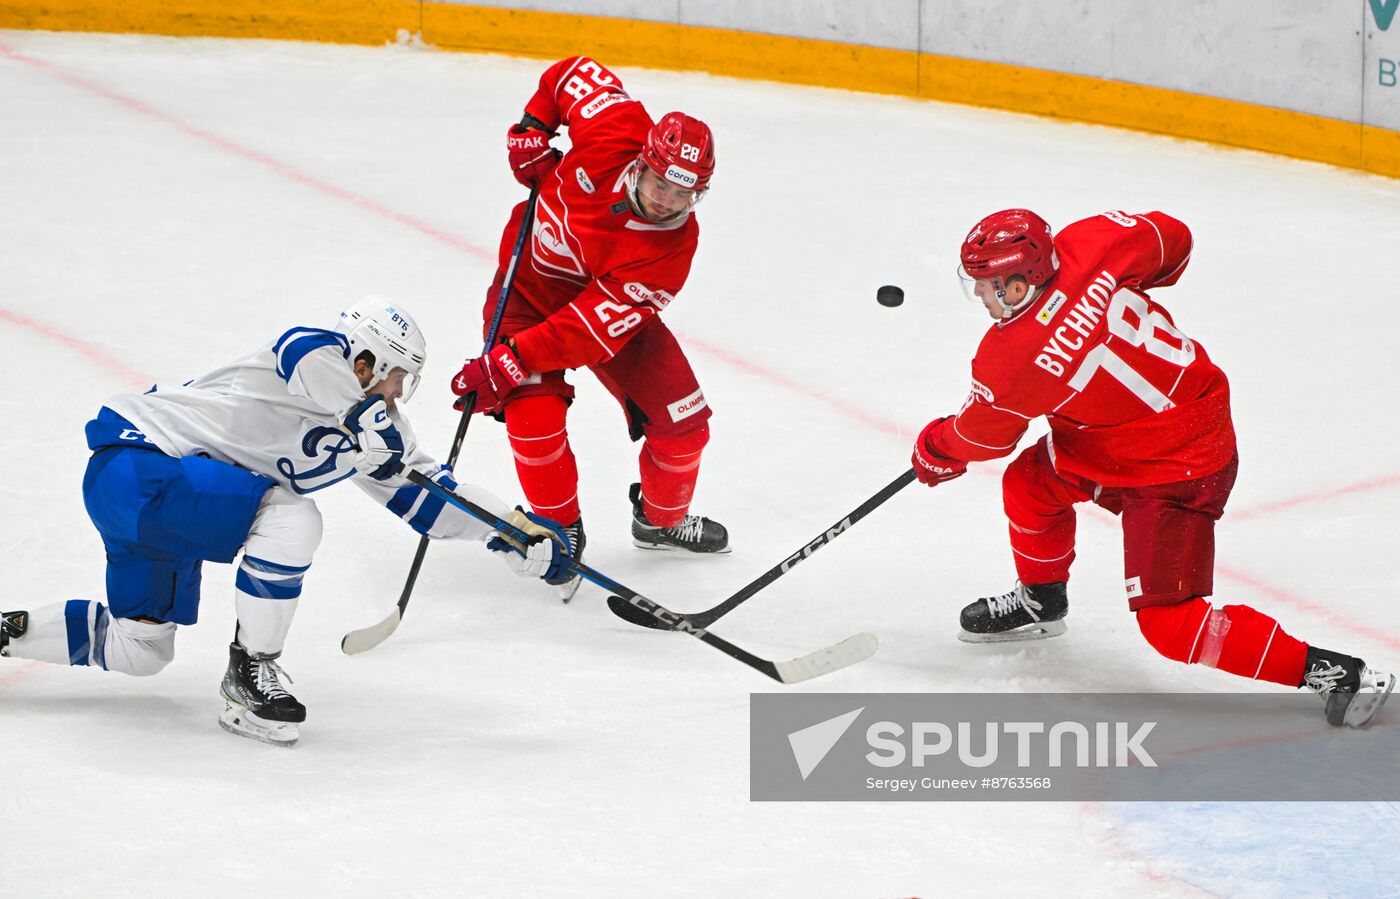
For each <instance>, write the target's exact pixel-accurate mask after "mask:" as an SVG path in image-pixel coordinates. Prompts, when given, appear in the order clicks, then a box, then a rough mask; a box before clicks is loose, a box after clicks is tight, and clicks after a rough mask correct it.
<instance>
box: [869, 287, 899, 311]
mask: <svg viewBox="0 0 1400 899" xmlns="http://www.w3.org/2000/svg"><path fill="white" fill-rule="evenodd" d="M875 302H877V303H879V304H880V305H881V306H891V307H893V306H899V305H902V304H903V303H904V289H903V288H900V287H895V286H894V285H893V284H886V285H885V286H884V287H881V288H880V289H879V290H877V291H875Z"/></svg>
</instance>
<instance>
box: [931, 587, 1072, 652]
mask: <svg viewBox="0 0 1400 899" xmlns="http://www.w3.org/2000/svg"><path fill="white" fill-rule="evenodd" d="M1068 612H1069V597H1068V596H1067V595H1066V593H1065V584H1064V582H1063V581H1059V582H1057V583H1053V584H1031V585H1029V586H1027V585H1025V584H1022V583H1021V582H1020V581H1017V582H1016V586H1015V587H1013V588H1011V589H1010V590H1009V591H1007V592H1006V593H1003V594H1001V595H1000V596H988V597H983V598H982V599H979V600H977V601H976V602H974V603H972V604H971V605H968V606H966V607H965V608H964V609H963V610H962V616H961V619H960V621H961V624H962V632H961V633H959V634H958V639H959V640H962V641H963V642H965V643H1014V642H1019V641H1023V640H1044V639H1045V638H1046V637H1058V636H1059V635H1060V634H1063V633H1064V632H1065V623H1064V621H1063V620H1062V619H1063V618H1064V617H1065V615H1066V614H1067V613H1068Z"/></svg>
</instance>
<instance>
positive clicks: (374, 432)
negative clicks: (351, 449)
mask: <svg viewBox="0 0 1400 899" xmlns="http://www.w3.org/2000/svg"><path fill="white" fill-rule="evenodd" d="M345 427H346V429H347V430H349V431H350V433H351V434H352V435H353V436H354V438H355V448H356V453H355V471H356V472H358V473H359V474H364V475H368V476H370V477H371V478H374V479H375V480H376V481H387V480H388V479H389V478H392V477H393V476H394V475H396V474H398V471H399V464H400V463H401V462H402V461H403V436H402V435H401V434H399V429H398V428H396V427H394V422H393V420H392V419H390V418H389V407H388V405H386V404H385V402H384V397H382V396H380V395H379V394H377V393H372V394H370V395H369V396H367V397H365V398H364V399H363V400H362V401H360V402H359V403H358V404H357V405H356V406H355V407H354V408H353V409H351V410H350V411H349V413H347V414H346V416H345Z"/></svg>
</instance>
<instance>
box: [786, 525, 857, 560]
mask: <svg viewBox="0 0 1400 899" xmlns="http://www.w3.org/2000/svg"><path fill="white" fill-rule="evenodd" d="M850 526H851V519H850V518H846V519H845V520H844V521H842V522H841V523H840V524H838V525H837V526H836V527H834V528H832V529H831V530H829V531H827V532H826V533H825V534H822V535H820V536H819V537H817V539H815V540H813V541H812V542H811V543H808V544H807V545H806V546H804V547H802V548H801V549H800V550H798V551H797V552H795V553H793V554H792V555H790V556H788V557H787V558H786V559H785V560H783V564H782V566H780V567H781V570H782V571H783V572H784V573H786V572H787V570H788V569H789V568H792V567H793V566H794V565H796V564H797V563H798V562H801V561H804V560H805V559H806V558H807V557H808V556H810V555H811V554H812V553H814V552H816V551H817V550H819V549H821V548H822V547H823V546H826V545H827V544H828V543H830V542H831V541H832V540H835V539H836V538H837V537H839V536H841V532H842V531H844V530H846V528H848V527H850Z"/></svg>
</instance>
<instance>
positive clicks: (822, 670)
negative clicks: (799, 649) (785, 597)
mask: <svg viewBox="0 0 1400 899" xmlns="http://www.w3.org/2000/svg"><path fill="white" fill-rule="evenodd" d="M879 648H880V641H879V640H876V639H875V635H874V634H856V635H855V636H854V637H847V638H846V639H844V640H842V641H841V642H840V643H837V644H836V645H835V646H828V647H826V648H825V649H818V650H817V651H816V652H809V653H807V655H805V656H798V657H797V658H795V659H791V660H789V661H786V662H776V663H775V664H774V666H773V667H775V668H777V669H778V677H780V678H781V679H782V681H783V683H785V684H795V683H799V682H801V681H804V680H811V679H812V678H814V677H821V676H822V675H824V674H830V673H831V672H833V671H840V670H841V669H842V668H849V667H850V666H851V665H854V664H855V663H856V662H863V661H865V660H866V659H868V658H870V657H871V656H873V655H874V654H875V650H877V649H879Z"/></svg>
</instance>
